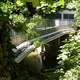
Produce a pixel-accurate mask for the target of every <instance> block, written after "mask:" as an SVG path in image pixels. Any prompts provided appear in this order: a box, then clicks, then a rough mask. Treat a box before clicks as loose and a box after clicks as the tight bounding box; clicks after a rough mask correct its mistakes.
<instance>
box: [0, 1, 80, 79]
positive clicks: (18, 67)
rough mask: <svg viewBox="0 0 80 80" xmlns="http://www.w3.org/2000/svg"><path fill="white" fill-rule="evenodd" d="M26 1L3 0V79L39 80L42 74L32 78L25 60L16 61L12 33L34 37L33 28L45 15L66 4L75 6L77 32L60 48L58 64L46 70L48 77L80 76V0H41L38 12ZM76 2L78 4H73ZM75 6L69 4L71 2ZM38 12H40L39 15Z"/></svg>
mask: <svg viewBox="0 0 80 80" xmlns="http://www.w3.org/2000/svg"><path fill="white" fill-rule="evenodd" d="M26 2H27V0H0V34H1V35H0V80H26V79H27V80H39V79H42V78H40V77H42V76H41V75H40V76H39V75H36V76H37V77H36V78H35V77H31V76H32V75H30V74H29V72H28V70H27V65H26V64H25V62H24V61H23V62H21V63H20V64H16V63H15V62H14V55H13V54H14V53H13V52H12V48H13V47H15V46H14V45H13V44H12V43H11V39H10V34H11V31H12V30H14V31H16V32H22V33H24V34H26V35H28V38H29V39H31V38H34V37H35V36H37V35H36V33H35V32H34V31H33V28H34V27H35V26H37V25H39V23H41V22H42V18H43V16H46V15H47V14H49V15H50V14H51V13H54V12H56V11H59V10H60V9H61V8H64V7H65V6H66V5H67V4H68V6H67V8H75V10H76V13H75V20H76V23H75V28H76V33H74V34H70V37H69V39H68V40H66V41H65V44H64V45H63V46H61V47H60V54H59V55H58V57H57V59H58V60H59V62H58V63H59V65H58V66H56V68H53V71H52V72H50V73H44V74H43V75H44V76H46V77H47V79H48V80H79V79H80V77H79V76H80V66H79V65H80V57H79V56H80V54H79V53H80V31H79V27H80V6H79V3H80V0H71V1H69V0H65V1H64V0H56V1H55V0H42V1H41V2H40V5H39V6H36V11H34V12H35V13H34V12H33V11H32V10H34V9H32V8H31V9H32V10H30V9H28V5H27V4H26ZM74 3H75V4H74ZM71 4H72V5H73V6H71V7H70V5H71ZM38 14H39V15H38Z"/></svg>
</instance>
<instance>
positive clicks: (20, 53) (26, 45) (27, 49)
mask: <svg viewBox="0 0 80 80" xmlns="http://www.w3.org/2000/svg"><path fill="white" fill-rule="evenodd" d="M44 29H45V28H44V27H43V28H37V30H38V31H42V30H44ZM46 29H55V31H54V32H50V33H47V34H44V35H41V36H39V37H37V38H34V39H31V40H28V41H25V42H23V43H21V44H20V45H18V46H16V49H12V50H13V51H14V52H15V62H16V63H20V62H21V61H22V60H23V59H24V58H25V57H26V56H27V55H28V54H30V53H31V52H33V51H34V50H37V53H38V54H39V55H40V53H41V51H42V45H44V44H47V43H49V42H50V41H53V40H55V39H58V38H60V37H61V36H64V35H65V34H69V33H70V32H74V29H73V28H72V26H71V25H67V26H65V25H64V26H61V27H60V26H59V27H55V28H54V27H47V28H46ZM35 40H39V41H40V42H41V43H42V45H41V46H40V47H38V48H37V47H36V46H34V44H33V43H34V41H35ZM44 50H45V49H44Z"/></svg>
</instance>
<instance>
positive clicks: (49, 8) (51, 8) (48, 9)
mask: <svg viewBox="0 0 80 80" xmlns="http://www.w3.org/2000/svg"><path fill="white" fill-rule="evenodd" d="M40 4H41V6H38V7H37V9H38V10H41V11H42V12H43V14H51V13H53V12H56V11H57V9H58V7H60V8H61V7H63V6H64V0H59V1H57V2H53V1H49V2H46V1H41V2H40Z"/></svg>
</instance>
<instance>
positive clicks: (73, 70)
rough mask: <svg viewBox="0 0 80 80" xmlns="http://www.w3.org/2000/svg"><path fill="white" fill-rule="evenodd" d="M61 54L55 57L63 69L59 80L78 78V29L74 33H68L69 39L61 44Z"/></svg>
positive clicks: (79, 68) (79, 48)
mask: <svg viewBox="0 0 80 80" xmlns="http://www.w3.org/2000/svg"><path fill="white" fill-rule="evenodd" d="M60 51H61V54H59V55H58V57H57V59H58V60H59V64H60V65H61V68H62V69H63V71H64V75H63V76H60V77H59V78H60V79H59V80H65V79H66V80H78V79H80V77H79V75H80V66H79V65H80V31H79V32H78V33H77V34H76V35H70V39H69V40H67V41H66V42H65V44H64V45H63V46H61V50H60Z"/></svg>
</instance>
